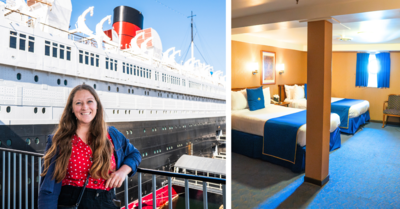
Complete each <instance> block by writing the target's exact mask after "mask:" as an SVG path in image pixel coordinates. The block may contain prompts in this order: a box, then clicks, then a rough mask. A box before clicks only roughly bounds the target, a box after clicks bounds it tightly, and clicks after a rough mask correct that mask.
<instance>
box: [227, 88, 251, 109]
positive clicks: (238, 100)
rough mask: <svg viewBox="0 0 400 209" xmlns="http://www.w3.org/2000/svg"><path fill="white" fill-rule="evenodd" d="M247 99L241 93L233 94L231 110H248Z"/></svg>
mask: <svg viewBox="0 0 400 209" xmlns="http://www.w3.org/2000/svg"><path fill="white" fill-rule="evenodd" d="M246 106H248V105H247V99H246V97H245V96H244V95H243V94H242V93H241V92H235V91H232V92H231V109H232V110H243V109H245V108H246Z"/></svg>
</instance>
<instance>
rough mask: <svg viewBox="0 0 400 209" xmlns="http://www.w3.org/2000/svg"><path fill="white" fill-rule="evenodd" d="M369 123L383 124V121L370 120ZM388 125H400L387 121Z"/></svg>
mask: <svg viewBox="0 0 400 209" xmlns="http://www.w3.org/2000/svg"><path fill="white" fill-rule="evenodd" d="M369 122H374V123H383V121H381V120H370V121H369ZM386 125H399V122H393V121H387V122H386Z"/></svg>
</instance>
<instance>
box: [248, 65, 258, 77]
mask: <svg viewBox="0 0 400 209" xmlns="http://www.w3.org/2000/svg"><path fill="white" fill-rule="evenodd" d="M249 67H250V70H251V73H253V75H255V74H256V73H258V63H257V62H252V63H250V64H249Z"/></svg>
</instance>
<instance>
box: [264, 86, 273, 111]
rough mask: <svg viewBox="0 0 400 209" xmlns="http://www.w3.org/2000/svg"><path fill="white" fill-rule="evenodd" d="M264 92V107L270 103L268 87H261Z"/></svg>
mask: <svg viewBox="0 0 400 209" xmlns="http://www.w3.org/2000/svg"><path fill="white" fill-rule="evenodd" d="M263 93H264V101H265V102H264V105H265V107H266V106H268V105H270V104H271V93H270V91H269V87H267V88H265V89H263Z"/></svg>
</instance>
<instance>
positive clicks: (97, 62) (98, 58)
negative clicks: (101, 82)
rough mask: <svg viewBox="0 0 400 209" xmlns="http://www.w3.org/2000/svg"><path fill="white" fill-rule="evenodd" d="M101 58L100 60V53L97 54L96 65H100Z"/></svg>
mask: <svg viewBox="0 0 400 209" xmlns="http://www.w3.org/2000/svg"><path fill="white" fill-rule="evenodd" d="M99 60H100V57H99V55H97V54H96V67H99Z"/></svg>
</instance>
